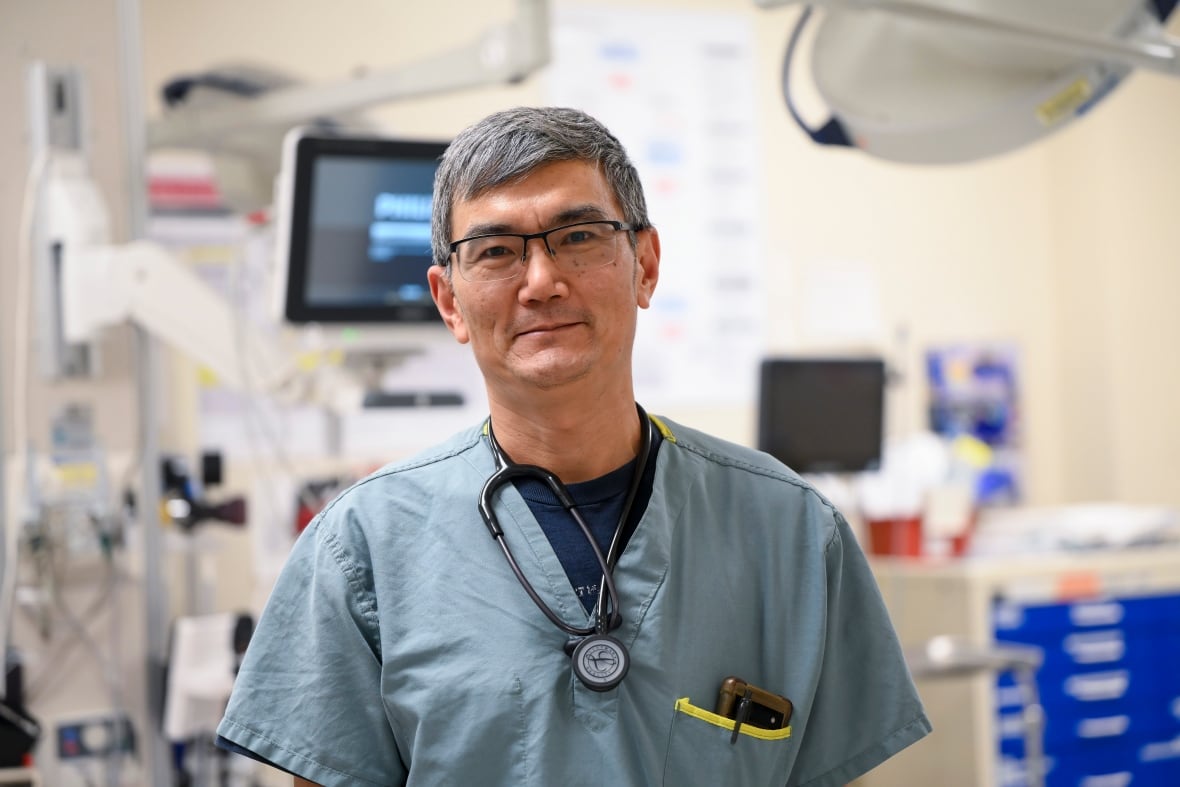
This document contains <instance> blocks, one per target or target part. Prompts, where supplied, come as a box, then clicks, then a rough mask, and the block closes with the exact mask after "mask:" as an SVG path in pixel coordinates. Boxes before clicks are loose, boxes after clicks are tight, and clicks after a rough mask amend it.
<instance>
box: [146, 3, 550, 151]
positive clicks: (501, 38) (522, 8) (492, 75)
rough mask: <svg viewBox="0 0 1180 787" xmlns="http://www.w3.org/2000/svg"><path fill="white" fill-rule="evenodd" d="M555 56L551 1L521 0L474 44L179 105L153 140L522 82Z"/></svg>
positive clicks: (211, 135) (211, 139)
mask: <svg viewBox="0 0 1180 787" xmlns="http://www.w3.org/2000/svg"><path fill="white" fill-rule="evenodd" d="M548 62H549V14H548V8H547V0H517V2H516V14H515V16H514V17H513V18H512V19H511V20H509V21H508V22H506V23H504V24H501V25H497V26H495V27H493V28H491V29H489V30H488V31H487V32H486V33H485V34H484V35H483V36H482V37H481V38H480V39H479V40H477V41H475V42H473V43H471V44H468V45H467V46H464V47H461V48H459V49H456V50H452V51H450V52H446V53H443V54H441V55H435V56H432V57H429V58H426V59H424V60H420V61H418V62H416V63H409V64H406V65H399V66H397V67H396V68H391V69H384V70H380V71H375V72H373V73H371V74H367V75H364V76H359V77H354V78H350V79H346V80H341V81H339V82H331V83H326V84H319V85H299V86H294V87H288V88H281V89H277V90H273V91H270V92H267V93H264V94H262V95H260V96H257V97H254V98H251V99H249V100H248V101H235V102H230V103H227V104H221V105H217V106H213V107H210V106H205V107H202V106H183V107H178V108H177V109H175V110H174V111H171V112H169V113H168V114H167V115H165V116H164V117H163V118H160V119H158V120H155V121H152V122H151V123H150V124H149V126H148V145H149V147H154V148H159V147H194V146H195V147H205V146H209V145H212V146H213V147H216V146H217V142H218V140H219V139H220V138H221V137H223V136H224V135H226V134H233V133H237V132H240V131H245V130H249V129H256V128H260V127H290V126H296V125H300V124H303V123H305V122H308V121H310V120H313V119H315V118H317V117H324V116H336V115H342V114H346V113H348V112H352V111H355V110H358V109H363V108H366V107H371V106H375V105H379V104H382V103H385V102H390V101H397V100H402V99H407V98H415V97H419V96H427V95H437V94H439V93H444V92H449V91H454V90H462V89H465V88H471V87H477V86H481V85H489V84H500V83H515V82H519V81H521V80H522V79H524V78H525V77H527V76H528V75H529V74H531V73H532V72H534V71H536V70H537V69H539V68H541V67H542V66H544V65H545V64H546V63H548Z"/></svg>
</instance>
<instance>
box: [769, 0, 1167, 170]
mask: <svg viewBox="0 0 1180 787" xmlns="http://www.w3.org/2000/svg"><path fill="white" fill-rule="evenodd" d="M793 2H796V0H755V3H756V4H757V5H759V6H762V7H764V8H769V7H773V6H781V5H787V4H790V3H793ZM812 5H814V6H815V7H817V8H821V9H823V10H824V11H825V13H824V15H823V18H822V21H821V24H820V26H819V28H818V30H817V32H816V33H815V37H814V40H813V41H812V46H811V50H812V51H811V75H812V78H813V81H814V82H815V86H816V88H817V89H818V92H819V94H820V96H821V97H822V99H823V101H824V102H825V103H826V104H827V105H828V107H829V108H830V110H831V113H832V117H831V119H830V120H829V121H828V122H826V123H822V124H820V125H818V126H815V127H811V126H809V125H808V123H807V122H806V121H804V120H803V118H802V117H801V113H800V112H799V110H798V109H797V108H796V107H795V103H794V99H793V94H792V90H791V74H792V65H793V61H794V59H795V55H796V52H797V50H798V44H799V43H800V38H801V35H800V34H801V32H802V29H803V27H804V26H805V25H806V24H807V23H808V21H809V18H810V11H811V6H812ZM1176 5H1177V3H1176V0H1052V1H1050V0H1034V1H1033V2H1029V1H1028V0H909V1H897V2H895V1H893V0H815V2H813V3H810V4H808V7H807V9H805V11H804V12H803V14H802V15H801V16H800V19H799V22H798V23H797V25H796V28H795V30H794V33H793V34H792V36H791V39H790V42H789V44H788V47H787V53H786V57H785V59H784V63H783V94H784V98H785V100H786V103H787V107H788V109H789V111H790V112H791V115H792V116H793V117H794V119H795V120H796V122H798V124H799V125H800V126H801V127H802V128H803V130H804V131H805V132H806V133H807V134H808V135H809V136H811V138H812V139H813V140H814V141H816V142H819V143H821V144H830V145H847V146H853V147H856V148H859V149H860V150H862V151H864V152H865V153H868V154H870V155H873V156H877V157H880V158H884V159H889V160H894V161H900V162H907V163H921V164H948V163H957V162H965V161H971V160H974V159H979V158H984V157H988V156H992V155H996V154H999V153H1003V152H1005V151H1009V150H1013V149H1015V148H1018V147H1021V146H1023V145H1025V144H1028V143H1031V142H1033V141H1034V140H1036V139H1039V138H1041V137H1042V136H1044V135H1047V134H1049V133H1051V132H1053V131H1055V130H1057V129H1059V128H1063V127H1064V126H1065V125H1067V124H1068V123H1069V122H1070V121H1072V120H1074V119H1076V118H1078V117H1081V116H1082V115H1084V114H1085V113H1086V112H1088V111H1090V110H1091V109H1092V108H1093V107H1094V106H1095V105H1096V104H1097V103H1098V102H1099V101H1101V100H1102V99H1103V98H1104V97H1105V96H1106V95H1107V94H1109V93H1110V91H1112V90H1113V89H1114V88H1115V87H1117V86H1118V84H1119V83H1120V82H1121V81H1122V80H1123V79H1124V77H1126V76H1127V75H1128V74H1129V73H1130V72H1131V71H1132V70H1133V69H1135V68H1144V69H1149V70H1153V71H1158V72H1162V73H1165V74H1171V75H1178V74H1180V42H1178V41H1177V40H1176V39H1174V38H1170V37H1168V36H1167V35H1165V33H1164V31H1163V28H1162V23H1163V22H1165V21H1167V20H1168V18H1169V16H1170V15H1171V14H1172V12H1173V11H1174V10H1175V7H1176Z"/></svg>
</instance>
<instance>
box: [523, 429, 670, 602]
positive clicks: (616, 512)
mask: <svg viewBox="0 0 1180 787" xmlns="http://www.w3.org/2000/svg"><path fill="white" fill-rule="evenodd" d="M652 431H653V433H654V436H653V438H652V444H651V450H650V451H649V452H648V460H647V466H646V467H645V468H644V474H643V476H644V477H643V478H642V479H640V482H639V489H638V490H637V491H636V493H635V501H634V502H633V503H632V504H631V511H630V514H629V515H628V517H627V522H626V524H625V525H624V530H623V541H622V544H621V545H620V548H621V546H624V545H626V543H627V541H626V539H627V538H629V537H630V535H631V532H632V531H633V530H634V529H635V526H636V525H637V524H638V523H639V519H640V518H641V517H642V516H643V512H644V510H646V509H647V502H648V500H649V499H651V489H652V482H653V480H654V478H655V467H656V452H657V451H658V449H659V446H660V442H661V440H662V439H663V438H662V437H661V436H660V434H659V433H658V432H656V430H654V429H653V430H652ZM637 461H638V460H637V459H632V460H631V461H630V462H628V463H627V464H625V465H623V466H622V467H620V468H618V469H616V470H612V471H611V472H609V473H607V474H606V475H604V476H599V477H598V478H595V479H592V480H590V481H583V482H582V483H580V484H568V485H567V487H566V488H567V489H568V490H569V495H570V498H571V499H573V501H574V504H575V506H577V509H578V511H579V513H581V515H582V519H584V520H585V521H586V524H587V525H588V526H589V527H590V531H591V532H592V533H593V534H594V538H595V540H596V541H597V542H598V547H599V549H601V550H602V554H603V557H605V556H606V553H607V550H608V549H610V542H611V538H612V537H613V536H614V533H615V527H616V526H618V524H619V516H620V515H621V514H622V513H623V503H624V502H625V501H626V499H627V491H628V490H629V489H630V488H631V479H632V477H633V475H634V473H635V464H636V462H637ZM513 484H514V485H515V486H516V489H517V491H519V492H520V496H521V497H523V498H524V501H525V503H527V504H528V507H529V510H530V511H532V512H533V516H535V517H536V518H537V523H538V524H540V526H541V530H543V531H544V533H545V536H546V537H547V538H548V539H549V543H550V545H551V546H552V547H553V551H554V552H555V553H557V558H558V560H560V561H561V567H562V568H564V569H565V573H566V576H568V577H569V580H570V585H572V586H573V588H574V591H575V592H576V593H577V594H578V598H579V599H581V600H582V604H583V605H584V606H585V607H586V611H587V612H591V611H593V610H594V604H595V603H596V602H597V601H598V586H599V584H600V583H601V581H602V568H601V567H600V566H599V565H598V560H597V559H596V558H595V557H594V552H593V550H592V549H591V548H590V542H589V541H587V540H586V536H585V535H584V534H583V533H582V528H580V527H578V523H577V522H575V521H574V518H573V517H572V516H570V514H569V513H568V512H566V510H565V508H563V507H562V505H561V503H559V502H558V500H557V498H556V497H555V496H554V495H553V493H552V492H551V491H549V487H548V486H546V485H545V484H544V483H542V482H541V481H536V480H533V479H531V478H517V479H515V480H514V481H513Z"/></svg>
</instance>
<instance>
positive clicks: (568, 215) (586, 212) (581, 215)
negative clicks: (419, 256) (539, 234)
mask: <svg viewBox="0 0 1180 787" xmlns="http://www.w3.org/2000/svg"><path fill="white" fill-rule="evenodd" d="M605 218H606V211H604V210H603V209H602V208H601V207H599V206H598V205H594V204H592V203H586V204H585V205H575V206H574V207H572V208H566V209H564V210H562V211H561V212H560V213H556V214H554V215H553V216H552V217H551V218H550V220H549V222H548V226H549V227H560V226H562V225H564V224H574V223H576V222H579V221H599V220H601V219H605ZM516 233H519V229H518V228H516V227H513V226H512V225H511V224H505V223H503V222H483V223H480V224H472V225H471V226H469V227H467V229H466V231H465V232H464V233H463V234H462V235H461V236H460V237H459V238H457V239H456V240H462V239H463V238H474V237H476V236H479V235H502V234H516ZM526 234H527V233H526Z"/></svg>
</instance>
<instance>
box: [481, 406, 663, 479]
mask: <svg viewBox="0 0 1180 787" xmlns="http://www.w3.org/2000/svg"><path fill="white" fill-rule="evenodd" d="M527 410H528V411H526V409H525V408H520V407H511V406H508V405H505V404H497V403H496V402H495V401H494V400H493V401H492V402H491V411H492V428H493V430H494V431H495V434H496V440H497V441H498V442H499V443H500V445H501V447H502V448H503V449H504V451H505V453H507V454H508V456H510V457H512V461H514V462H517V463H518V464H531V465H540V466H541V467H544V468H545V469H547V470H549V471H550V472H553V473H555V474H557V477H558V478H560V479H561V480H562V481H563V482H565V483H568V484H575V483H579V482H581V481H589V480H591V479H593V478H598V477H599V476H603V475H606V474H607V473H609V472H610V471H612V470H615V469H617V468H619V467H622V466H623V465H625V464H626V463H627V462H629V461H631V460H632V459H634V458H635V456H636V454H637V453H638V452H639V442H640V431H639V429H640V424H639V414H638V412H637V410H636V409H635V401H634V397H633V396H628V397H623V398H619V399H615V400H613V401H611V402H610V403H605V402H599V403H597V404H596V405H594V406H586V407H583V406H581V405H576V406H575V405H571V404H569V403H568V402H561V403H550V404H548V405H547V403H545V402H544V401H541V402H533V403H531V404H530V406H529V407H528V408H527Z"/></svg>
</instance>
